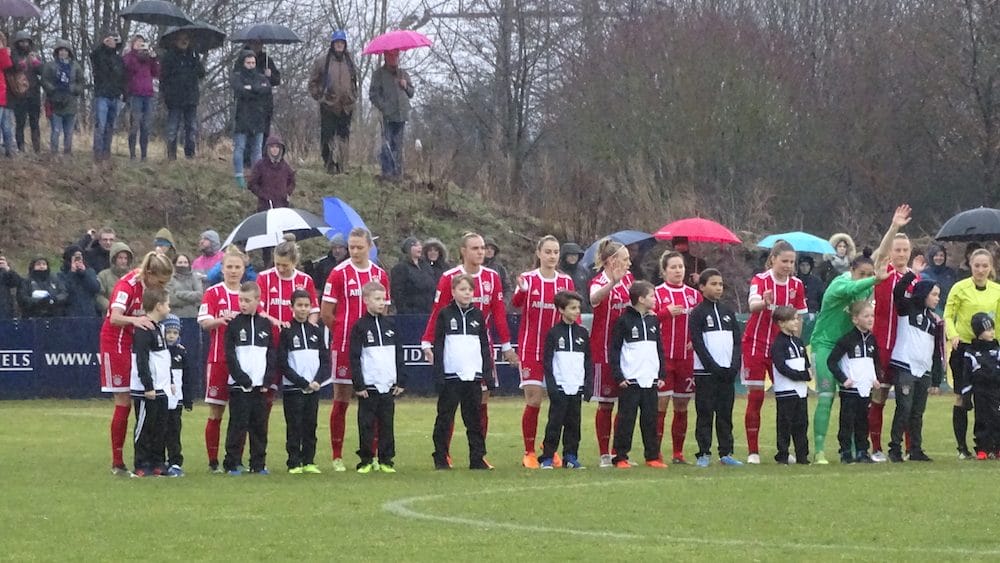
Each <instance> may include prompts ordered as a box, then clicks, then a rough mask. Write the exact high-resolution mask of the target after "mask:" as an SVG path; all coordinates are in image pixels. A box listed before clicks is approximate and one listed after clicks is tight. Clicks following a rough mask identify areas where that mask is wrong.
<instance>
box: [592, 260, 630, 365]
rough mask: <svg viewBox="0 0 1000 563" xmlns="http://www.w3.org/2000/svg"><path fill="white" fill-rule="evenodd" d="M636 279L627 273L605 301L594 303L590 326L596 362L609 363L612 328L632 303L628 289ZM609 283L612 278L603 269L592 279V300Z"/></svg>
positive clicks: (593, 357)
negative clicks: (592, 318)
mask: <svg viewBox="0 0 1000 563" xmlns="http://www.w3.org/2000/svg"><path fill="white" fill-rule="evenodd" d="M634 281H635V276H633V275H632V273H631V272H629V273H627V274H625V277H623V278H622V279H620V280H619V281H618V283H617V284H616V285H615V286H614V287H613V288H611V293H609V294H608V295H607V297H605V298H604V301H601V302H600V303H598V304H597V305H594V322H593V325H591V327H590V358H591V360H592V361H593V362H594V363H595V364H606V363H608V342H609V341H610V340H611V329H613V328H614V327H615V323H616V322H618V317H621V316H622V313H624V312H625V309H626V308H628V306H629V305H631V304H632V301H631V300H630V299H629V296H628V290H629V288H630V287H632V283H633V282H634ZM609 283H611V280H610V279H608V276H607V275H606V274H605V273H604V271H603V270H602V271H601V273H600V274H597V276H595V277H594V279H592V280H591V281H590V295H591V302H593V295H594V292H595V291H597V290H599V289H601V288H602V287H604V286H606V285H608V284H609Z"/></svg>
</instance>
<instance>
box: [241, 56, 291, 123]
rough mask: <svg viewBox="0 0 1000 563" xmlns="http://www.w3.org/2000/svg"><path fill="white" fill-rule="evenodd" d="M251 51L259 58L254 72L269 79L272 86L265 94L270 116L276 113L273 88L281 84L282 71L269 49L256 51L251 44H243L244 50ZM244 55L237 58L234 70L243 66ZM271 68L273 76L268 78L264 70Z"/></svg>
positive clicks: (266, 111)
mask: <svg viewBox="0 0 1000 563" xmlns="http://www.w3.org/2000/svg"><path fill="white" fill-rule="evenodd" d="M246 51H249V52H251V53H253V54H254V57H255V58H256V59H257V66H256V67H255V68H254V72H256V73H257V74H258V75H260V77H261V78H263V79H264V80H265V81H267V83H268V85H270V88H268V90H267V94H266V95H265V96H264V113H265V115H267V116H268V117H270V116H271V115H273V114H274V91H273V90H272V88H274V87H275V86H281V71H280V70H278V65H276V64H274V59H272V58H271V56H270V55H268V54H267V51H265V50H263V49H261V51H260V53H255V52H254V51H253V49H251V48H250V46H249V45H244V46H243V52H246ZM243 58H244V57H243V55H242V53H241V54H240V57H239V58H238V59H237V61H236V64H235V65H233V70H234V71H235V70H239V69H241V68H243ZM266 70H270V71H271V76H270V78H268V77H267V76H265V75H264V71H266Z"/></svg>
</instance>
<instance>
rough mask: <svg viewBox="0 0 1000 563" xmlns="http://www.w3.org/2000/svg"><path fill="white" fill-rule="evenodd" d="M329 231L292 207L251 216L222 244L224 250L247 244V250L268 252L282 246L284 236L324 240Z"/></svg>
mask: <svg viewBox="0 0 1000 563" xmlns="http://www.w3.org/2000/svg"><path fill="white" fill-rule="evenodd" d="M329 230H330V227H328V226H327V224H326V223H324V222H323V220H322V219H320V218H319V217H317V216H315V215H313V214H312V213H309V212H308V211H303V210H302V209H293V208H291V207H277V208H274V209H268V210H267V211H261V212H259V213H254V214H253V215H251V216H249V217H247V218H246V219H244V220H243V221H242V222H240V224H239V225H237V226H236V228H235V229H233V232H231V233H229V236H228V237H226V242H224V243H222V246H223V248H224V247H226V246H229V245H230V244H232V243H234V242H243V241H246V249H247V250H248V251H250V250H256V249H258V248H271V247H273V246H278V244H280V243H281V238H282V236H284V234H285V233H292V234H294V235H295V238H296V239H297V240H303V239H307V238H311V237H319V236H323V235H325V234H326V233H327V231H329Z"/></svg>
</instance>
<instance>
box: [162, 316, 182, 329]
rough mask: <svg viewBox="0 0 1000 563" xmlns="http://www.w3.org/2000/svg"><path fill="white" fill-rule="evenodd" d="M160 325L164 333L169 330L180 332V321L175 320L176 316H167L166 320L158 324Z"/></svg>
mask: <svg viewBox="0 0 1000 563" xmlns="http://www.w3.org/2000/svg"><path fill="white" fill-rule="evenodd" d="M160 325H162V326H163V330H164V331H167V330H170V329H174V330H176V331H177V332H180V331H181V320H180V319H179V318H177V315H174V314H170V315H167V316H166V318H164V319H163V321H162V322H161V323H160Z"/></svg>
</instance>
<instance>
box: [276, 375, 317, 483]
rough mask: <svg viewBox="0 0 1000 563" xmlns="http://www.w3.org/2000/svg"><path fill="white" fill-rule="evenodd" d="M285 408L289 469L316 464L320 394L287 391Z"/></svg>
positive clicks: (284, 396) (283, 397)
mask: <svg viewBox="0 0 1000 563" xmlns="http://www.w3.org/2000/svg"><path fill="white" fill-rule="evenodd" d="M281 396H282V399H281V400H282V403H283V405H284V408H285V451H286V452H288V461H287V465H288V468H289V469H291V468H293V467H299V466H302V465H311V464H313V463H315V462H316V417H317V413H318V412H319V393H303V392H301V391H296V390H290V389H286V390H285V392H284V393H282V395H281Z"/></svg>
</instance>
